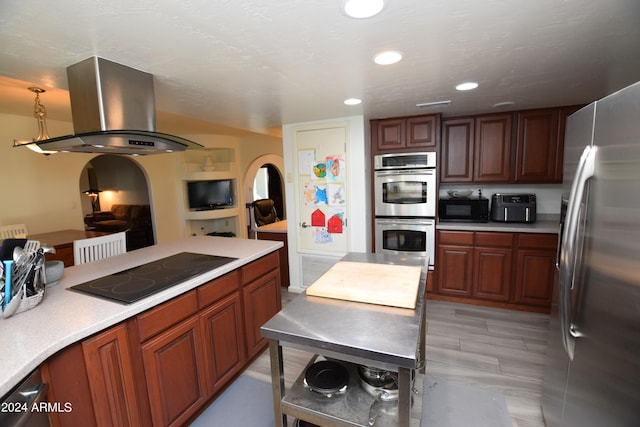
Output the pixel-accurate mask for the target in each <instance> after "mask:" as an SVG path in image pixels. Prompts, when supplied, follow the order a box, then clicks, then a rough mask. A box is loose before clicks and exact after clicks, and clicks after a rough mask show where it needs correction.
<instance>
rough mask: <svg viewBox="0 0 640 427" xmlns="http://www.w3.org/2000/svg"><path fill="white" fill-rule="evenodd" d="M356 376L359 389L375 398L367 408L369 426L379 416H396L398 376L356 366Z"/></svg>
mask: <svg viewBox="0 0 640 427" xmlns="http://www.w3.org/2000/svg"><path fill="white" fill-rule="evenodd" d="M358 374H359V376H360V385H361V387H362V388H363V389H364V390H365V391H366V392H367V393H368V394H370V395H371V396H373V397H374V398H375V399H374V401H373V403H371V407H370V408H369V420H368V421H369V425H370V426H372V425H374V424H375V423H376V420H377V419H378V417H379V416H380V414H383V413H384V414H387V415H397V413H398V405H397V401H398V398H399V396H400V392H399V390H398V374H397V373H396V372H393V371H387V370H384V369H380V368H375V367H371V366H364V365H360V366H358ZM412 379H413V373H412Z"/></svg>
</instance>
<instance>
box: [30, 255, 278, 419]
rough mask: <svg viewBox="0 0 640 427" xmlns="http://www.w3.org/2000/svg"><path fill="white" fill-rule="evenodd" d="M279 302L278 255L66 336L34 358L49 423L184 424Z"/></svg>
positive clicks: (258, 344)
mask: <svg viewBox="0 0 640 427" xmlns="http://www.w3.org/2000/svg"><path fill="white" fill-rule="evenodd" d="M280 308H281V297H280V271H279V263H278V255H277V253H272V254H269V255H266V256H264V257H262V258H260V259H257V260H256V261H254V262H252V263H250V264H248V265H246V266H244V267H242V268H241V269H238V270H235V271H232V272H230V273H227V274H226V275H224V276H222V277H219V278H217V279H214V280H213V281H211V282H209V283H206V284H203V285H202V286H200V287H199V288H197V289H194V290H192V291H189V292H187V293H185V294H183V295H181V296H179V297H176V298H174V299H173V300H170V301H167V302H166V303H164V304H161V305H159V306H157V307H154V308H151V309H149V310H147V311H145V312H143V313H141V314H139V315H137V316H135V317H134V318H131V319H129V320H127V321H125V322H123V323H121V324H119V325H116V326H113V327H111V328H109V329H107V330H105V331H102V332H99V333H98V334H96V335H94V336H92V337H89V338H87V339H86V340H84V341H82V342H79V343H75V344H73V345H71V346H69V347H67V348H66V349H64V350H62V351H60V352H59V353H57V354H56V355H54V356H52V357H51V358H49V359H48V360H47V361H46V362H44V363H43V365H42V366H41V371H42V377H43V380H44V381H46V382H48V383H49V384H50V389H49V393H48V395H47V399H48V401H49V402H51V403H56V402H70V403H71V404H72V406H73V411H71V412H68V413H56V414H52V416H51V419H52V424H53V425H54V426H56V427H57V426H62V427H66V426H70V427H72V426H73V427H75V426H79V425H82V426H109V427H111V426H178V425H188V424H189V422H190V421H191V420H192V419H193V418H194V417H195V416H197V414H198V413H199V411H201V410H202V408H203V407H204V406H205V405H206V404H207V403H208V402H210V401H211V400H212V399H213V398H214V397H215V396H217V394H218V393H219V392H220V391H221V390H223V389H224V387H225V386H226V385H227V384H229V382H230V381H233V379H234V378H235V377H236V376H237V375H238V374H239V373H240V372H241V371H242V370H243V369H245V368H246V367H247V366H248V364H249V363H250V362H251V361H252V358H254V357H256V356H257V355H258V354H259V353H260V352H261V351H262V350H263V349H264V348H265V347H266V346H267V342H266V340H264V339H263V338H262V336H261V334H260V327H261V326H262V325H263V324H264V323H265V322H266V321H267V320H269V319H270V318H271V317H272V316H273V315H274V314H276V313H277V312H278V311H279V310H280Z"/></svg>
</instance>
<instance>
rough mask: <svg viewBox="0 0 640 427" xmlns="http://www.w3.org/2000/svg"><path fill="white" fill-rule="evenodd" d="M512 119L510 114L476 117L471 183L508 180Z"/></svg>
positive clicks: (509, 175) (509, 174)
mask: <svg viewBox="0 0 640 427" xmlns="http://www.w3.org/2000/svg"><path fill="white" fill-rule="evenodd" d="M512 117H513V116H512V115H511V114H496V115H490V116H481V117H476V119H475V120H476V125H475V130H476V132H475V144H474V149H473V181H475V182H508V181H509V180H510V178H511V122H512Z"/></svg>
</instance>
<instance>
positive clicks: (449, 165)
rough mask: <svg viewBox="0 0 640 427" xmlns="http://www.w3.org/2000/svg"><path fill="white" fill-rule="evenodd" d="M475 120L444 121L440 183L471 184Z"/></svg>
mask: <svg viewBox="0 0 640 427" xmlns="http://www.w3.org/2000/svg"><path fill="white" fill-rule="evenodd" d="M474 125H475V120H474V119H473V118H465V119H451V120H443V121H442V143H441V146H440V181H441V182H470V181H471V180H472V177H473V142H474V135H475V131H474Z"/></svg>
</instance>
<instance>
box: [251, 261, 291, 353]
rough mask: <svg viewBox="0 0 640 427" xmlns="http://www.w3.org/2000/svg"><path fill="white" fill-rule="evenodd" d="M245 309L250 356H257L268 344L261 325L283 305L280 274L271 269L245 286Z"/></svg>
mask: <svg viewBox="0 0 640 427" xmlns="http://www.w3.org/2000/svg"><path fill="white" fill-rule="evenodd" d="M243 299H244V310H245V319H246V321H247V323H246V337H247V353H248V356H249V358H252V357H254V356H256V355H257V354H258V353H260V352H261V351H262V350H264V349H265V348H266V346H267V344H268V343H267V340H266V339H265V338H264V337H263V336H262V334H261V333H260V327H261V326H262V325H264V324H265V323H266V322H267V320H269V319H271V318H272V317H273V315H274V314H276V313H277V312H278V311H279V310H280V308H279V307H281V305H282V304H281V298H280V275H279V274H278V273H277V272H276V271H271V272H269V273H267V274H265V275H263V276H262V277H260V278H259V279H257V280H254V281H252V282H250V283H249V284H247V285H245V286H244V288H243Z"/></svg>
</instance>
